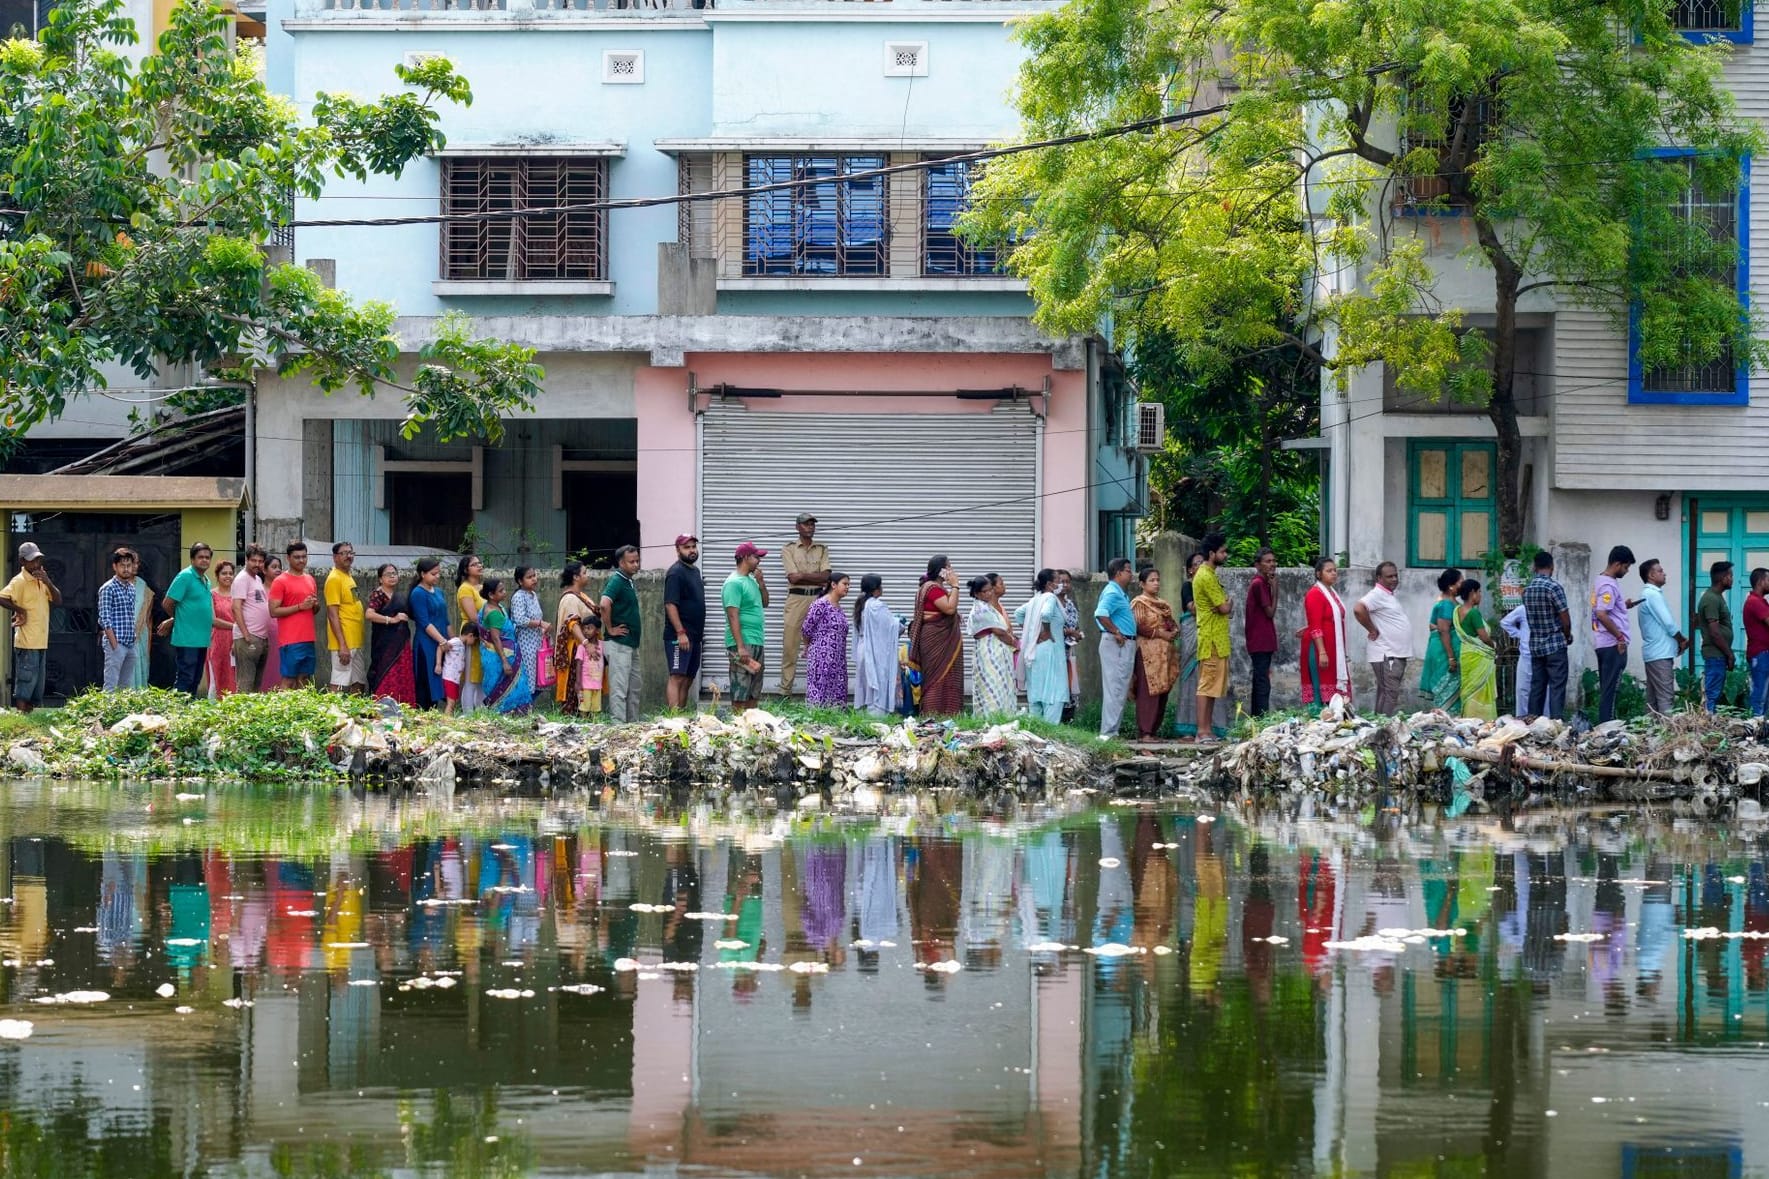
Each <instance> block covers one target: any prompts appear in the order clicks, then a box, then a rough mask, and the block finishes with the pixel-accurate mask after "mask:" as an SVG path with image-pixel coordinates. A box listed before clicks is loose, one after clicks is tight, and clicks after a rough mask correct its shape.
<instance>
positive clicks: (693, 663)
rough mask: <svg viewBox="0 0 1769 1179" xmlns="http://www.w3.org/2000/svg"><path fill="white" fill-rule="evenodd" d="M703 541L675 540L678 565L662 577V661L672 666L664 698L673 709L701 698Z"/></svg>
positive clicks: (704, 631) (685, 538) (703, 588)
mask: <svg viewBox="0 0 1769 1179" xmlns="http://www.w3.org/2000/svg"><path fill="white" fill-rule="evenodd" d="M699 561H700V541H699V540H697V539H695V538H694V537H692V536H689V535H687V534H686V533H684V534H683V535H681V536H678V537H676V563H675V564H674V565H671V566H670V568H669V572H668V573H666V574H664V577H663V658H664V662H665V663H667V664H668V665H669V669H670V678H669V684H668V685H667V686H666V687H665V688H664V696H665V699H666V702H667V703H668V704H669V707H670V710H671V711H672V712H673V711H676V710H677V709H683V708H687V707H689V706H690V705H691V704H692V703H693V702H694V701H695V700H696V699H698V698H699V696H700V691H699V688H698V684H697V681H698V680H699V679H700V643H701V639H702V638H703V637H704V636H705V634H706V582H705V581H703V580H702V579H701V576H700V566H699Z"/></svg>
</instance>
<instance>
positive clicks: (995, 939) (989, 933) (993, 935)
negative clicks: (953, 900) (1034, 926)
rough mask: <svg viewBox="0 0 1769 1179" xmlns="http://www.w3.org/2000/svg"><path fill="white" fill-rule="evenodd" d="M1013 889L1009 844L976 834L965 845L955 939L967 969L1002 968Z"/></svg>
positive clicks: (1011, 911) (992, 836)
mask: <svg viewBox="0 0 1769 1179" xmlns="http://www.w3.org/2000/svg"><path fill="white" fill-rule="evenodd" d="M1013 885H1014V881H1013V841H1012V840H1010V839H1004V838H1000V837H997V836H995V835H993V834H984V833H981V832H978V833H975V834H973V835H971V836H970V838H968V839H966V840H965V841H964V889H963V891H962V893H961V894H960V896H959V919H958V937H959V944H960V946H961V947H962V949H963V956H964V965H965V967H966V969H969V970H993V969H995V968H996V967H998V966H1000V965H1001V950H1002V945H1003V943H1005V942H1006V941H1007V931H1008V927H1009V926H1010V925H1012V923H1013Z"/></svg>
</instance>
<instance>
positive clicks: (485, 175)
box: [442, 157, 608, 282]
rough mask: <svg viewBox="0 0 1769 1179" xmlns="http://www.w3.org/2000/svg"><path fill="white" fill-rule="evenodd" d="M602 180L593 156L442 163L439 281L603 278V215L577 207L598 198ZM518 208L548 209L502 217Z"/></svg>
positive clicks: (603, 171)
mask: <svg viewBox="0 0 1769 1179" xmlns="http://www.w3.org/2000/svg"><path fill="white" fill-rule="evenodd" d="M607 175H608V162H607V161H606V160H602V159H596V158H563V159H544V158H533V159H531V158H526V157H510V158H485V159H457V158H453V157H449V158H445V159H444V160H443V161H442V211H443V213H444V214H445V215H448V216H449V217H451V220H448V221H445V222H443V229H442V277H443V278H444V279H453V280H473V279H481V280H488V281H494V282H495V281H506V282H523V281H539V280H578V281H592V282H595V281H600V280H602V279H603V278H605V277H606V274H607V240H608V234H607V225H608V213H607V211H606V210H604V209H589V208H583V207H582V206H584V205H590V204H595V203H597V202H600V201H601V200H602V199H603V197H604V194H605V193H606V192H607V188H608V185H607ZM518 209H545V210H554V211H552V212H541V213H531V214H529V215H526V216H509V215H507V214H508V213H509V212H511V211H514V210H518ZM475 214H479V215H478V216H475ZM485 214H489V215H485Z"/></svg>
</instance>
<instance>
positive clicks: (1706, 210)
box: [1628, 148, 1750, 405]
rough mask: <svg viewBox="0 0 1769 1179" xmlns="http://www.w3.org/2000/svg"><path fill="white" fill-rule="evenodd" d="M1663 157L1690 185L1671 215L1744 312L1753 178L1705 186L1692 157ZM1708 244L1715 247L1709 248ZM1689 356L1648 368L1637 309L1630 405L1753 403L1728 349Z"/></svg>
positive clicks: (1632, 325) (1746, 167) (1743, 372)
mask: <svg viewBox="0 0 1769 1179" xmlns="http://www.w3.org/2000/svg"><path fill="white" fill-rule="evenodd" d="M1658 154H1659V157H1660V159H1661V161H1662V162H1663V163H1664V165H1665V166H1667V167H1673V168H1680V169H1682V170H1683V171H1684V173H1685V174H1686V183H1685V184H1684V186H1683V190H1682V192H1681V193H1680V194H1679V195H1678V196H1677V198H1676V200H1675V202H1674V203H1673V206H1672V210H1673V212H1674V214H1675V215H1676V218H1677V220H1678V222H1679V223H1681V225H1682V226H1684V227H1686V229H1687V230H1688V232H1689V234H1690V236H1691V238H1692V239H1693V240H1695V241H1697V242H1701V243H1703V248H1700V249H1697V250H1694V251H1692V253H1693V254H1694V255H1695V256H1696V257H1697V258H1702V257H1703V256H1705V260H1704V261H1701V262H1699V263H1698V264H1699V265H1701V266H1702V267H1703V269H1704V271H1705V272H1706V273H1708V274H1710V275H1711V276H1712V277H1714V278H1715V279H1718V280H1720V281H1723V282H1725V283H1727V284H1729V285H1730V286H1731V287H1732V288H1733V289H1734V290H1736V291H1737V292H1738V303H1739V307H1740V309H1741V311H1742V309H1743V308H1744V306H1745V303H1746V300H1747V298H1748V291H1747V287H1746V285H1745V284H1746V281H1747V279H1746V276H1747V275H1748V273H1749V266H1748V262H1749V245H1750V185H1749V182H1748V179H1747V180H1746V181H1745V182H1744V183H1739V184H1733V185H1731V186H1729V187H1724V188H1721V187H1716V186H1713V185H1711V184H1710V183H1706V182H1704V180H1703V178H1702V175H1701V172H1700V170H1699V169H1697V167H1696V157H1695V155H1694V153H1693V152H1689V151H1682V150H1678V149H1674V148H1673V149H1665V150H1664V151H1662V152H1660V153H1658ZM1742 175H1743V176H1744V177H1746V178H1748V177H1749V175H1750V161H1749V159H1748V158H1747V159H1746V160H1745V161H1744V162H1743V167H1742ZM1709 243H1711V248H1706V246H1707V245H1708V244H1709ZM1689 351H1690V356H1689V358H1688V359H1687V360H1686V361H1682V362H1676V363H1670V364H1654V365H1647V364H1645V363H1643V362H1642V360H1641V358H1640V322H1639V311H1638V308H1636V309H1635V312H1634V313H1633V314H1632V315H1630V316H1629V321H1628V400H1629V401H1631V402H1637V403H1642V404H1672V405H1747V404H1749V402H1750V380H1749V378H1750V373H1749V371H1748V369H1747V368H1746V367H1745V366H1743V365H1741V364H1739V363H1738V358H1737V357H1736V356H1735V355H1734V352H1733V349H1732V347H1731V346H1730V345H1729V344H1728V345H1725V346H1723V347H1722V348H1721V349H1720V351H1719V352H1718V353H1716V354H1715V355H1712V356H1698V355H1696V354H1695V351H1694V347H1693V343H1692V345H1691V347H1690V349H1689ZM1703 351H1704V352H1706V351H1707V350H1706V349H1704V350H1703Z"/></svg>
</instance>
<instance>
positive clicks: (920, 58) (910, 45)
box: [884, 41, 928, 78]
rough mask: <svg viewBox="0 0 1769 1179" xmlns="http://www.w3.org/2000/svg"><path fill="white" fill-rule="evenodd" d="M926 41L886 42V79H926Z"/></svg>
mask: <svg viewBox="0 0 1769 1179" xmlns="http://www.w3.org/2000/svg"><path fill="white" fill-rule="evenodd" d="M927 56H928V54H927V42H926V41H886V42H885V43H884V72H885V77H887V78H925V77H927Z"/></svg>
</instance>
